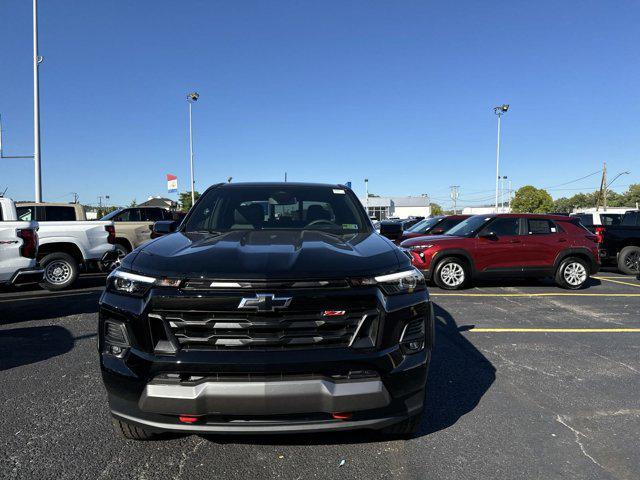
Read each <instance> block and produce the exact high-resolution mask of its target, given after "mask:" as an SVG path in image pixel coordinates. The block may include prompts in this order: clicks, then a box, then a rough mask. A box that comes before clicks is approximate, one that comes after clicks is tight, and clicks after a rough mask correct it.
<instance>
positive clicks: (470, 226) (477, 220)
mask: <svg viewBox="0 0 640 480" xmlns="http://www.w3.org/2000/svg"><path fill="white" fill-rule="evenodd" d="M489 220H491V217H484V216H482V215H476V216H474V217H469V218H467V219H466V220H464V221H462V222H460V223H459V224H458V225H456V226H455V227H453V228H452V229H451V230H449V231H448V232H447V233H445V235H453V236H455V237H468V236H470V235H473V234H474V233H475V232H477V231H478V230H480V228H481V227H482V226H483V225H484V224H485V223H487V222H488V221H489Z"/></svg>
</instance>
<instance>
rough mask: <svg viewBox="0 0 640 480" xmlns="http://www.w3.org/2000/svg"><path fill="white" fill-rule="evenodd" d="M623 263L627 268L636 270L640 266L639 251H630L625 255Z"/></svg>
mask: <svg viewBox="0 0 640 480" xmlns="http://www.w3.org/2000/svg"><path fill="white" fill-rule="evenodd" d="M624 265H625V267H627V268H628V269H629V270H636V271H638V269H639V268H640V253H638V252H631V253H630V254H628V255H627V256H626V257H624Z"/></svg>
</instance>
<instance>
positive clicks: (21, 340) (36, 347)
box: [0, 325, 95, 372]
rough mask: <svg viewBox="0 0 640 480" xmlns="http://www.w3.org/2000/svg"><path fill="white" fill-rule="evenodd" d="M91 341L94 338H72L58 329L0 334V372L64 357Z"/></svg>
mask: <svg viewBox="0 0 640 480" xmlns="http://www.w3.org/2000/svg"><path fill="white" fill-rule="evenodd" d="M90 337H95V334H91V335H84V336H81V337H74V336H73V335H72V334H71V332H70V331H69V330H67V329H66V328H64V327H60V326H57V325H46V326H42V327H27V328H10V329H6V330H0V372H1V371H3V370H8V369H10V368H15V367H20V366H23V365H29V364H31V363H36V362H41V361H43V360H48V359H50V358H53V357H57V356H58V355H63V354H65V353H67V352H69V351H71V349H73V347H74V345H75V343H76V341H77V340H81V339H83V338H90Z"/></svg>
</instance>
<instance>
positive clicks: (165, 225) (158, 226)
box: [153, 220, 178, 237]
mask: <svg viewBox="0 0 640 480" xmlns="http://www.w3.org/2000/svg"><path fill="white" fill-rule="evenodd" d="M176 228H178V222H176V221H174V220H160V221H158V222H156V223H154V224H153V233H154V234H155V235H156V236H158V237H161V236H162V235H167V234H168V233H173V232H175V231H176Z"/></svg>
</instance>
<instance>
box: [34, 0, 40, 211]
mask: <svg viewBox="0 0 640 480" xmlns="http://www.w3.org/2000/svg"><path fill="white" fill-rule="evenodd" d="M41 63H42V57H41V56H40V55H38V0H33V163H34V178H35V191H36V195H35V197H36V202H41V201H42V178H41V168H40V79H39V67H40V64H41Z"/></svg>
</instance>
